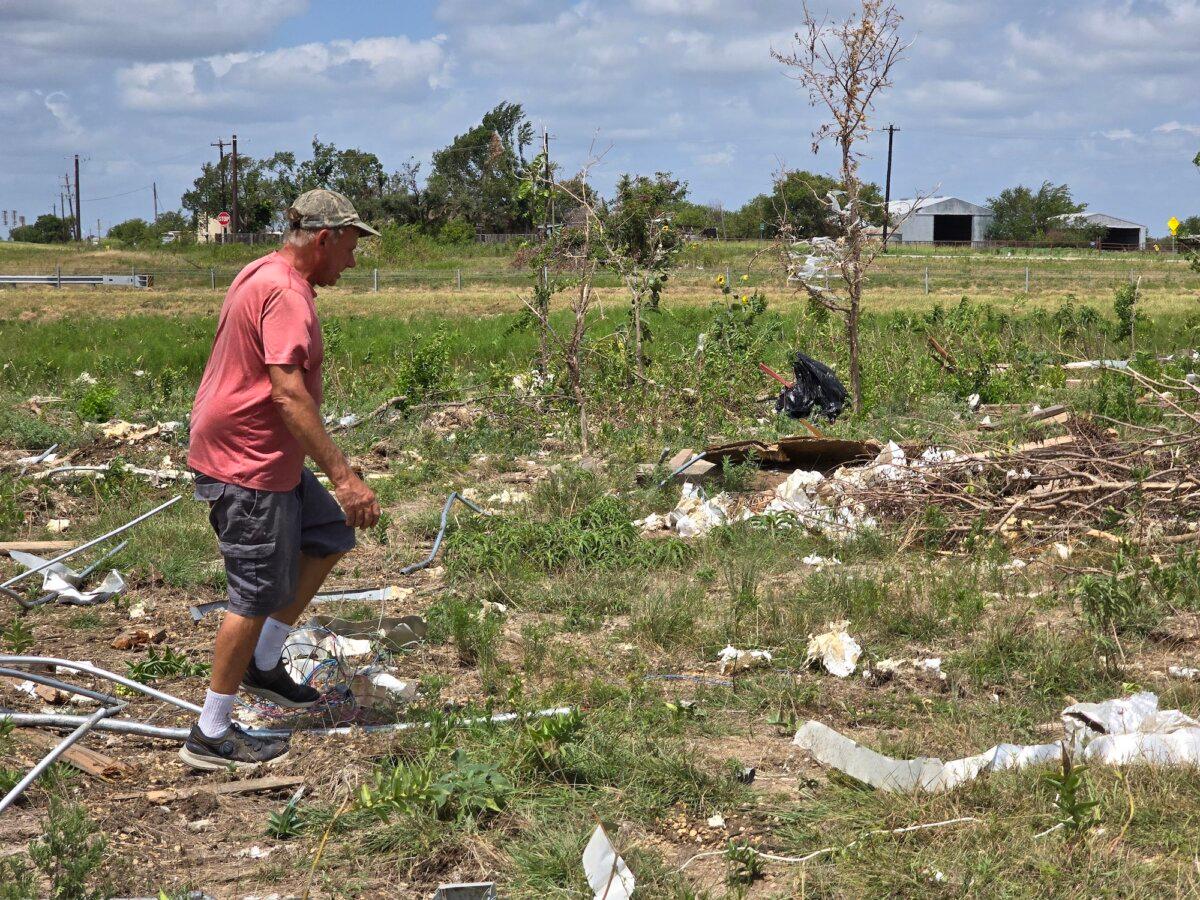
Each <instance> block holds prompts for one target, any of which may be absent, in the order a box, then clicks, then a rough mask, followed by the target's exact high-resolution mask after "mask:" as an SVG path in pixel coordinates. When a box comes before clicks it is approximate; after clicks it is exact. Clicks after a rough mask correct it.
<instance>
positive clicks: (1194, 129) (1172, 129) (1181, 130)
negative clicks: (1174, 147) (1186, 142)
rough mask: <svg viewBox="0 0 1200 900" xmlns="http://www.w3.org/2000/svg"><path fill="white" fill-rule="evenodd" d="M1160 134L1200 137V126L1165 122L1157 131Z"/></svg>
mask: <svg viewBox="0 0 1200 900" xmlns="http://www.w3.org/2000/svg"><path fill="white" fill-rule="evenodd" d="M1154 130H1155V131H1157V132H1158V133H1159V134H1191V135H1196V136H1200V125H1185V124H1184V123H1183V122H1176V121H1174V120H1172V121H1170V122H1163V123H1162V124H1161V125H1159V126H1157V127H1156V128H1155V129H1154Z"/></svg>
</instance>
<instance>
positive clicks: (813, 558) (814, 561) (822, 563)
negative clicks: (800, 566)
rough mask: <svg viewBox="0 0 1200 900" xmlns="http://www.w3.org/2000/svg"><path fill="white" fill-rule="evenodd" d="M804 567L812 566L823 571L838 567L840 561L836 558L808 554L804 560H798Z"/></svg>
mask: <svg viewBox="0 0 1200 900" xmlns="http://www.w3.org/2000/svg"><path fill="white" fill-rule="evenodd" d="M800 562H802V563H804V565H806V566H812V567H813V568H816V569H824V568H827V567H829V566H840V565H841V564H842V561H841V560H840V559H838V558H837V557H836V556H819V555H817V554H816V553H810V554H809V555H808V556H806V557H804V559H802V560H800Z"/></svg>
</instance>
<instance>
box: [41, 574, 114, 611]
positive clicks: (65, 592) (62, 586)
mask: <svg viewBox="0 0 1200 900" xmlns="http://www.w3.org/2000/svg"><path fill="white" fill-rule="evenodd" d="M42 589H43V590H44V591H45V592H46V593H53V594H54V595H55V597H54V602H56V603H66V604H68V605H70V606H93V605H95V604H97V603H102V602H104V601H105V600H107V599H108V598H109V597H115V596H116V595H117V594H119V593H121V592H122V591H123V590H125V579H124V578H122V577H121V573H120V572H118V571H117V570H116V569H113V570H112V571H111V572H109V573H108V574H107V575H105V576H104V580H103V581H102V582H100V585H99V586H98V587H96V588H95V589H94V590H90V591H81V590H80V589H79V588H78V587H76V586H75V585H74V584H72V583H70V582H69V581H67V580H66V579H65V578H63V577H62V576H61V575H58V574H56V573H53V572H51V573H49V574H48V575H47V576H46V578H45V581H44V582H43V585H42Z"/></svg>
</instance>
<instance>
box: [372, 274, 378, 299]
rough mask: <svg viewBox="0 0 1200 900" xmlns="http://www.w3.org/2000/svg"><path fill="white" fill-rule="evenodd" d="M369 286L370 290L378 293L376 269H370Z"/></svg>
mask: <svg viewBox="0 0 1200 900" xmlns="http://www.w3.org/2000/svg"><path fill="white" fill-rule="evenodd" d="M371 287H372V290H374V292H375V293H376V294H378V293H379V270H378V269H372V270H371Z"/></svg>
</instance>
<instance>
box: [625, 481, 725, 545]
mask: <svg viewBox="0 0 1200 900" xmlns="http://www.w3.org/2000/svg"><path fill="white" fill-rule="evenodd" d="M729 519H730V500H729V496H728V495H727V494H718V495H717V496H715V497H707V496H705V494H704V489H703V488H701V487H700V486H699V485H698V484H693V483H692V482H690V481H689V482H687V483H685V484H684V486H683V491H682V493H681V496H680V498H679V503H678V504H677V505H676V506H675V508H674V509H673V510H671V511H670V512H669V513H667V514H666V515H665V516H664V515H660V514H658V513H651V514H650V515H648V516H646V517H645V518H644V519H638V520H637V521H636V522H634V523H633V525H634V527H635V528H637V529H638V531H640V532H641V533H642V534H649V533H651V532H654V531H664V530H670V531H675V532H676V533H677V534H678V535H679V536H680V537H685V538H687V537H698V536H700V535H704V534H708V532H710V531H712V529H714V528H716V527H717V526H718V525H727V524H729Z"/></svg>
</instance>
